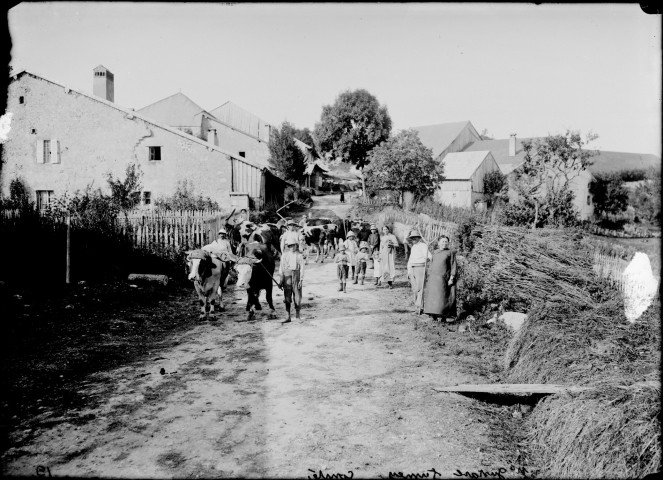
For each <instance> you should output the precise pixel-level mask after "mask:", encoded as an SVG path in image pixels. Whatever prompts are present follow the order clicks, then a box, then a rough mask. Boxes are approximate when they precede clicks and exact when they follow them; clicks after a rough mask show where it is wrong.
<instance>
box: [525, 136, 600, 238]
mask: <svg viewBox="0 0 663 480" xmlns="http://www.w3.org/2000/svg"><path fill="white" fill-rule="evenodd" d="M596 138H597V136H596V135H594V134H591V133H590V134H588V135H587V137H586V139H585V140H584V141H583V140H582V138H581V136H580V133H579V132H575V131H570V130H567V131H566V133H565V134H563V135H549V136H547V137H545V138H543V139H536V140H534V141H532V140H525V141H523V142H522V146H523V150H524V152H525V161H524V163H523V164H522V165H521V166H520V167H518V168H517V169H516V170H514V172H515V179H516V182H515V189H516V191H517V192H518V193H519V194H520V195H521V196H522V197H524V198H525V199H527V200H529V201H531V202H533V203H534V220H533V222H532V228H536V225H537V223H538V219H539V210H540V209H541V208H542V207H545V208H546V209H548V210H549V211H548V216H549V218H551V219H554V217H555V216H556V215H557V214H558V213H559V214H560V215H562V216H565V215H566V212H557V211H556V208H557V207H559V206H563V205H568V203H567V202H558V201H557V199H559V198H566V196H567V193H571V194H573V192H571V191H568V192H566V191H565V190H568V186H569V182H570V181H571V180H572V179H573V178H575V177H577V176H578V175H580V173H581V172H582V171H583V170H586V169H587V168H588V167H589V166H590V165H591V164H592V162H591V157H592V156H594V155H596V154H597V153H598V152H597V151H591V150H584V149H583V146H584V145H585V144H586V143H588V142H590V141H592V140H594V139H596ZM550 208H552V210H550Z"/></svg>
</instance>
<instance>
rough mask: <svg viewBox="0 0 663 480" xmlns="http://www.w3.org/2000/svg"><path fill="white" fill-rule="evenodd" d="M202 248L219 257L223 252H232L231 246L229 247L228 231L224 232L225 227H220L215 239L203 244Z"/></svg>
mask: <svg viewBox="0 0 663 480" xmlns="http://www.w3.org/2000/svg"><path fill="white" fill-rule="evenodd" d="M203 250H205V251H206V252H209V253H211V254H213V255H215V256H217V257H219V258H221V255H222V254H223V253H224V252H225V253H230V254H232V248H231V247H230V240H228V232H226V229H225V228H221V229H220V230H219V232H218V235H217V238H216V240H214V241H213V242H212V243H209V244H207V245H205V246H204V247H203Z"/></svg>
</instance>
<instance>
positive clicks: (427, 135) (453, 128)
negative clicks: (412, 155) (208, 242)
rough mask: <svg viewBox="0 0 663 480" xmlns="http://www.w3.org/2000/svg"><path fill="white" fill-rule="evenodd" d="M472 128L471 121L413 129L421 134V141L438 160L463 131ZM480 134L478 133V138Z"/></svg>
mask: <svg viewBox="0 0 663 480" xmlns="http://www.w3.org/2000/svg"><path fill="white" fill-rule="evenodd" d="M468 125H469V126H470V127H471V128H472V129H474V126H472V123H471V122H470V121H469V120H465V121H462V122H453V123H440V124H437V125H424V126H422V127H412V129H413V130H415V131H416V132H417V133H418V134H419V140H421V143H423V144H424V145H425V146H427V147H428V148H431V149H432V150H433V158H437V157H438V156H439V155H440V154H441V153H442V152H443V151H444V150H446V149H447V148H448V147H449V145H451V143H452V142H453V141H454V140H456V138H458V136H459V135H460V133H461V132H462V131H463V129H464V128H465V127H467V126H468ZM478 136H479V134H478V133H477V137H478Z"/></svg>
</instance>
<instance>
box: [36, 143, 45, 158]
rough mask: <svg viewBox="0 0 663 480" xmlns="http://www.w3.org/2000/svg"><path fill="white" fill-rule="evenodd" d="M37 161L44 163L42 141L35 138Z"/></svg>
mask: <svg viewBox="0 0 663 480" xmlns="http://www.w3.org/2000/svg"><path fill="white" fill-rule="evenodd" d="M37 163H44V141H43V140H37Z"/></svg>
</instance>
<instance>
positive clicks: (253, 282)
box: [235, 242, 275, 320]
mask: <svg viewBox="0 0 663 480" xmlns="http://www.w3.org/2000/svg"><path fill="white" fill-rule="evenodd" d="M246 250H247V256H245V257H240V258H239V259H238V260H237V263H236V264H235V270H236V271H237V288H245V289H246V292H247V294H248V299H247V302H246V311H247V312H249V313H248V316H247V320H251V319H252V318H253V315H254V314H255V310H262V307H261V306H260V291H261V290H265V297H266V299H267V304H268V305H269V308H270V309H271V310H272V311H271V313H270V317H273V316H274V312H275V310H274V303H273V302H272V282H273V278H274V266H275V261H274V255H273V254H272V251H271V249H270V248H269V247H268V246H267V245H265V244H264V243H256V242H252V243H249V244H247V248H246Z"/></svg>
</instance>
